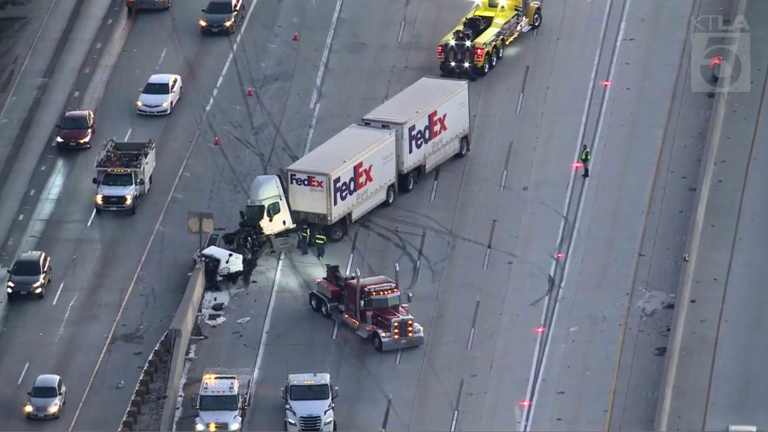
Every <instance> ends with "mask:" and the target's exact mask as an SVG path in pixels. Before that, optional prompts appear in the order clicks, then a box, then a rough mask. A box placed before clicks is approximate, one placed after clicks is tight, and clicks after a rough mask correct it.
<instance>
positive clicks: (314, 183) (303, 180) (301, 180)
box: [289, 173, 324, 189]
mask: <svg viewBox="0 0 768 432" xmlns="http://www.w3.org/2000/svg"><path fill="white" fill-rule="evenodd" d="M289 181H290V183H291V184H292V185H297V186H306V187H310V188H318V189H322V188H323V183H324V182H323V181H321V180H318V179H317V177H315V176H313V175H308V176H306V177H299V176H297V175H296V174H295V173H291V177H290V179H289Z"/></svg>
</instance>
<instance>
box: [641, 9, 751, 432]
mask: <svg viewBox="0 0 768 432" xmlns="http://www.w3.org/2000/svg"><path fill="white" fill-rule="evenodd" d="M747 3H748V0H737V2H736V3H735V4H734V6H733V9H732V11H731V20H732V21H733V20H734V19H735V18H736V17H743V16H745V14H746V9H747ZM740 35H741V33H735V37H736V38H737V39H738V38H739V37H740ZM734 46H736V47H737V49H736V50H727V51H726V52H725V53H724V59H723V67H722V70H721V74H720V79H719V82H718V89H719V90H720V91H718V92H716V94H715V102H714V106H713V110H712V115H711V118H710V124H709V130H708V134H707V140H706V143H705V148H704V156H703V158H702V161H701V168H700V172H699V186H698V188H697V196H696V200H695V205H694V211H693V217H692V218H691V224H690V228H689V232H688V244H687V245H686V249H685V250H686V252H687V254H688V256H687V261H688V262H687V263H685V264H684V268H683V271H682V272H681V275H680V284H679V287H678V291H677V300H676V302H675V303H676V305H675V313H674V318H673V321H672V328H671V333H670V340H669V345H668V347H667V354H666V357H667V360H666V365H665V367H664V375H663V377H662V382H661V389H660V394H659V404H658V407H657V411H656V419H655V427H656V430H658V431H666V430H668V429H667V428H668V422H669V418H670V415H671V414H672V413H671V412H670V411H671V409H670V408H671V405H672V399H673V389H674V385H675V379H676V377H677V372H678V367H679V364H678V362H679V358H680V347H681V342H682V338H683V327H684V326H685V323H686V318H687V312H688V306H689V304H690V301H691V290H692V286H693V282H694V281H693V275H694V270H695V268H696V259H697V257H698V252H699V249H700V247H701V246H700V243H701V233H702V227H703V224H704V214H705V210H706V208H707V201H708V199H709V193H710V187H711V185H712V176H713V173H714V171H715V163H716V160H715V157H716V155H717V152H718V149H719V147H720V144H721V135H722V130H723V119H724V118H725V114H726V102H727V100H728V98H729V92H728V91H727V90H726V89H730V88H731V87H732V84H733V82H734V81H733V80H734V78H733V75H732V73H731V72H732V71H731V70H729V69H728V68H729V65H733V64H734V63H735V61H734V60H735V57H736V56H737V55H738V54H737V51H738V47H739V46H740V45H739V41H738V40H736V41H735V42H734ZM692 66H693V65H692Z"/></svg>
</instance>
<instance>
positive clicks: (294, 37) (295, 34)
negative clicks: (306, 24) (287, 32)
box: [293, 32, 299, 42]
mask: <svg viewBox="0 0 768 432" xmlns="http://www.w3.org/2000/svg"><path fill="white" fill-rule="evenodd" d="M298 40H299V34H298V33H297V32H294V33H293V41H294V42H296V41H298Z"/></svg>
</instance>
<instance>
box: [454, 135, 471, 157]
mask: <svg viewBox="0 0 768 432" xmlns="http://www.w3.org/2000/svg"><path fill="white" fill-rule="evenodd" d="M467 153H469V138H467V137H462V138H461V141H460V142H459V152H458V153H456V158H459V159H460V158H463V157H464V156H466V155H467Z"/></svg>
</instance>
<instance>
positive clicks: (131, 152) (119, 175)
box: [93, 139, 155, 214]
mask: <svg viewBox="0 0 768 432" xmlns="http://www.w3.org/2000/svg"><path fill="white" fill-rule="evenodd" d="M154 168H155V141H154V140H148V141H146V142H117V141H115V140H112V139H110V140H108V141H107V142H106V144H105V145H104V147H103V149H102V151H101V152H100V153H99V156H98V157H97V158H96V163H95V164H94V169H95V171H96V173H95V174H96V175H95V177H94V178H93V184H94V185H96V187H97V191H96V197H95V207H96V213H101V211H102V210H107V211H130V212H131V213H132V214H136V209H137V208H138V205H139V199H140V197H141V196H142V195H144V194H145V193H147V192H149V188H150V186H151V185H152V172H153V171H154Z"/></svg>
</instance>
